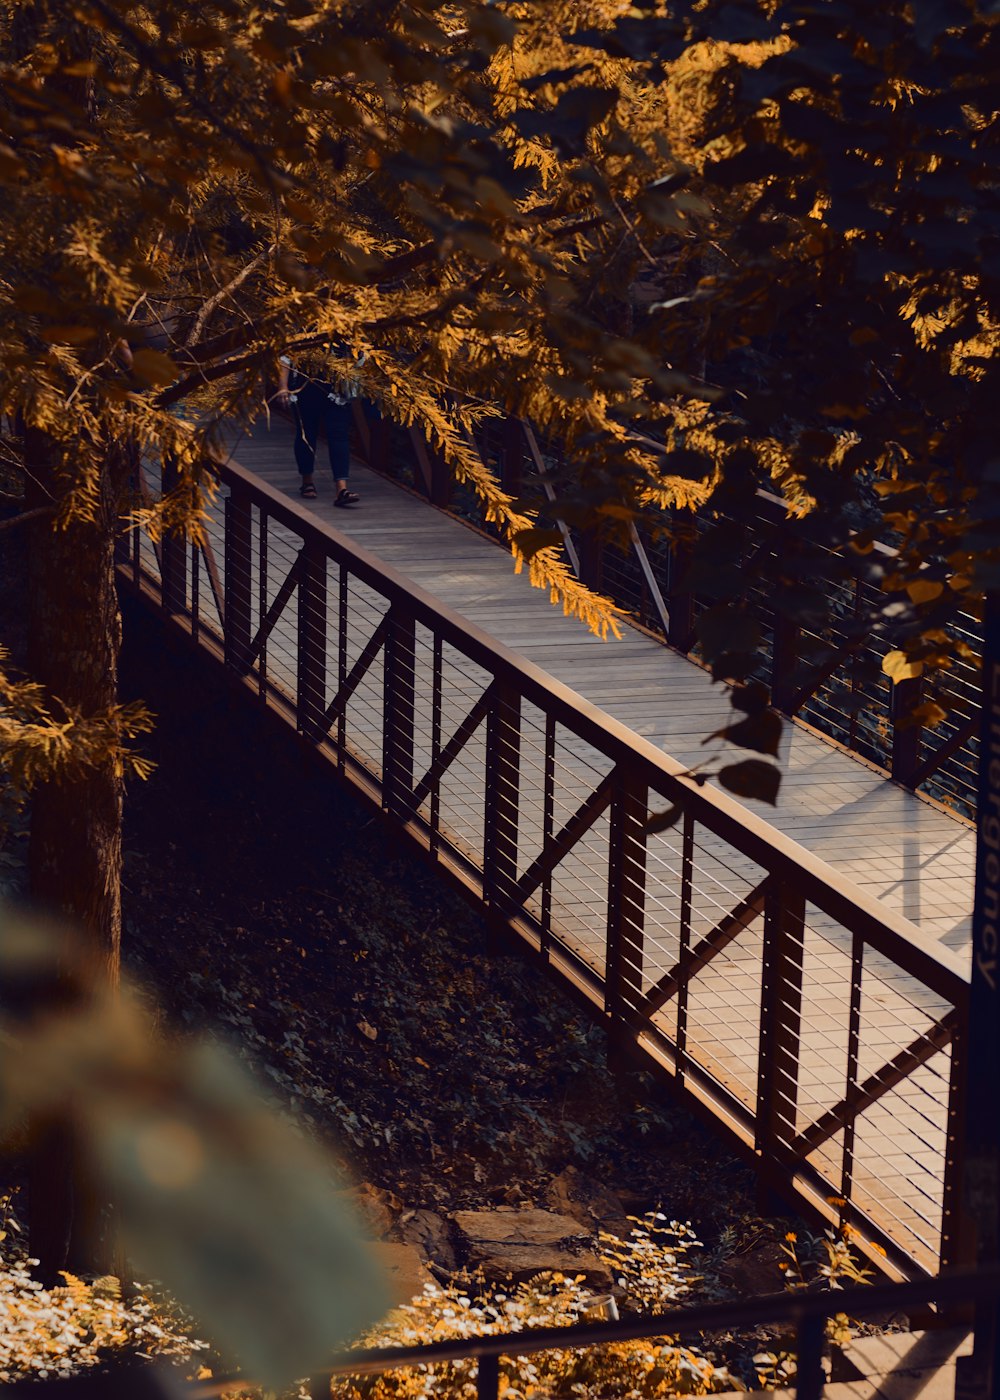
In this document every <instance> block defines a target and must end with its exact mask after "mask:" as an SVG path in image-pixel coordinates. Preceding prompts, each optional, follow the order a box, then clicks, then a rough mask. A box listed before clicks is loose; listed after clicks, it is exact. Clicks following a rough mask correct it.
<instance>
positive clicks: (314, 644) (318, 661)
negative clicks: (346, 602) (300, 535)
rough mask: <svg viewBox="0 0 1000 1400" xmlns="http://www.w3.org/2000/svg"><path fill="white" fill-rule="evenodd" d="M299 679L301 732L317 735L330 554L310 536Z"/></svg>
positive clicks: (302, 572)
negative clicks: (328, 557)
mask: <svg viewBox="0 0 1000 1400" xmlns="http://www.w3.org/2000/svg"><path fill="white" fill-rule="evenodd" d="M296 680H297V687H296V695H297V704H296V719H297V722H298V728H299V732H300V733H301V734H304V735H305V736H306V738H307V739H315V738H317V737H318V735H319V730H320V721H321V720H322V717H323V711H324V709H325V707H326V555H325V554H324V553H323V551H322V550H321V549H320V548H319V546H318V545H317V544H316V543H314V542H313V541H310V540H306V542H305V544H304V545H303V547H302V562H301V564H300V566H299V617H298V664H297V667H296Z"/></svg>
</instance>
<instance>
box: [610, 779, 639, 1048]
mask: <svg viewBox="0 0 1000 1400" xmlns="http://www.w3.org/2000/svg"><path fill="white" fill-rule="evenodd" d="M648 816H649V792H648V789H647V786H646V784H645V783H644V782H643V781H642V779H641V777H640V776H639V774H638V772H632V771H629V770H628V769H625V770H623V769H622V768H621V767H619V770H618V772H617V773H616V774H615V785H614V795H613V797H612V799H611V831H610V838H609V851H608V925H607V952H606V957H605V966H604V1005H605V1010H606V1011H607V1013H608V1016H609V1018H610V1022H611V1026H610V1032H609V1038H608V1048H609V1056H610V1058H611V1061H612V1064H613V1065H615V1066H617V1065H620V1064H621V1061H622V1056H623V1052H624V1050H625V1046H626V1044H627V1043H628V1042H629V1041H631V1040H632V1039H634V1037H635V1031H636V1028H635V1024H634V1019H633V1018H634V1014H635V1011H636V1009H637V1008H638V1006H639V1002H640V999H641V997H642V959H643V924H644V920H645V909H646V839H647V838H646V821H647V819H648Z"/></svg>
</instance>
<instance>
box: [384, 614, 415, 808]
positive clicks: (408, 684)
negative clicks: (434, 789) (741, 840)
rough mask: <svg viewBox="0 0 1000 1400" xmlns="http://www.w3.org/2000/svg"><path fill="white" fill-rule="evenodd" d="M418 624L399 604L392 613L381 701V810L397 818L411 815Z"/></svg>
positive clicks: (386, 644)
mask: <svg viewBox="0 0 1000 1400" xmlns="http://www.w3.org/2000/svg"><path fill="white" fill-rule="evenodd" d="M416 648H417V636H416V622H415V620H414V618H413V616H412V614H409V613H406V612H404V611H403V609H402V607H401V606H400V604H398V603H393V604H392V605H391V606H390V609H389V631H388V634H387V636H386V641H385V664H384V667H383V685H384V689H383V701H382V729H383V732H382V806H383V808H384V809H385V811H387V812H389V813H391V814H392V815H393V816H395V817H402V818H405V817H406V816H407V815H408V813H409V808H410V798H411V796H412V793H413V730H414V704H415V694H414V688H415V684H416Z"/></svg>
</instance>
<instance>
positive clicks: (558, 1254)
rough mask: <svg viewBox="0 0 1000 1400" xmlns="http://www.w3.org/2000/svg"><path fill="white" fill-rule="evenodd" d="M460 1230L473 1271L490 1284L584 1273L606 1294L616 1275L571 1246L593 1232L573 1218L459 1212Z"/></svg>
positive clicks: (547, 1214) (545, 1213)
mask: <svg viewBox="0 0 1000 1400" xmlns="http://www.w3.org/2000/svg"><path fill="white" fill-rule="evenodd" d="M452 1219H453V1220H454V1222H455V1227H456V1230H457V1232H458V1234H459V1237H460V1239H461V1241H462V1242H463V1243H464V1244H465V1247H466V1251H467V1262H468V1266H469V1267H470V1268H472V1269H481V1270H482V1272H483V1277H484V1278H485V1279H486V1281H487V1282H488V1283H503V1282H506V1281H507V1280H509V1279H513V1280H514V1282H515V1283H521V1282H524V1281H525V1280H527V1279H530V1278H534V1276H535V1275H536V1274H541V1273H549V1272H552V1273H561V1274H570V1275H573V1274H583V1275H585V1277H586V1279H587V1282H588V1284H589V1285H590V1286H591V1287H592V1288H594V1289H597V1290H602V1291H606V1290H608V1289H610V1288H611V1286H612V1282H613V1280H612V1276H611V1270H610V1269H609V1268H608V1266H607V1265H606V1264H604V1263H603V1262H602V1261H601V1260H600V1259H598V1257H597V1256H596V1255H595V1254H594V1253H592V1252H584V1251H583V1250H581V1249H580V1248H577V1249H576V1250H574V1249H573V1247H572V1242H573V1241H577V1242H579V1244H582V1243H583V1240H584V1239H585V1238H586V1236H587V1234H588V1233H589V1232H588V1231H587V1230H586V1229H585V1228H582V1227H581V1225H580V1222H579V1221H578V1220H575V1219H574V1218H573V1217H572V1216H571V1215H563V1214H558V1213H556V1212H554V1211H549V1210H534V1209H531V1210H511V1209H510V1208H509V1207H508V1208H507V1209H504V1208H503V1207H499V1208H498V1209H496V1210H458V1211H456V1212H455V1214H454V1215H453V1217H452Z"/></svg>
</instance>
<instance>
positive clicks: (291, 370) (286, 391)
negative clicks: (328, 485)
mask: <svg viewBox="0 0 1000 1400" xmlns="http://www.w3.org/2000/svg"><path fill="white" fill-rule="evenodd" d="M357 363H358V364H359V365H360V364H363V363H364V356H359V357H358V361H357ZM280 365H281V369H280V375H279V380H278V394H277V398H278V403H279V404H281V406H282V407H283V408H288V407H291V409H292V411H293V414H294V418H295V464H296V466H297V467H298V469H299V476H300V478H301V481H300V484H299V495H300V496H303V497H304V498H305V499H306V500H307V501H314V500H315V499H316V482H315V480H314V477H313V472H314V468H315V465H316V444H317V442H318V440H319V432H320V428H322V429H323V431H324V432H325V433H326V446H327V451H328V453H329V455H330V470H331V472H332V473H333V480H334V485H335V486H336V490H337V494H336V496H335V497H334V500H333V504H334V505H335V506H340V507H347V506H356V505H357V504H358V501H359V499H360V497H359V496H358V495H357V494H356V492H354V491H352V490H351V489H350V487H349V486H348V479H349V476H350V471H351V404H352V402H353V400H354V399H355V398H357V395H358V386H357V382H356V380H353V379H350V378H343V379H336V380H335V379H332V378H331V377H330V368H329V364H328V363H324V364H322V365H319V366H317V372H316V373H315V374H309V373H308V372H307V370H306V368H305V367H302V366H299V365H293V364H292V362H291V360H290V359H289V358H288V356H287V355H282V356H281V360H280Z"/></svg>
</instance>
